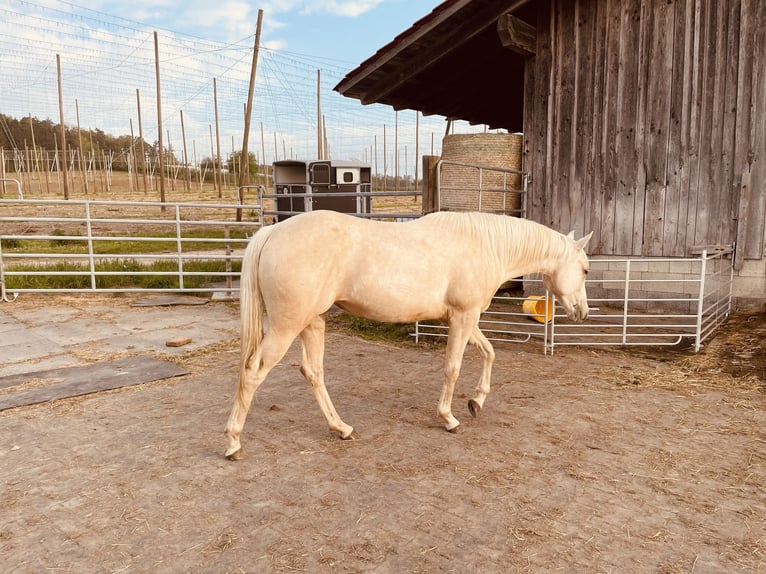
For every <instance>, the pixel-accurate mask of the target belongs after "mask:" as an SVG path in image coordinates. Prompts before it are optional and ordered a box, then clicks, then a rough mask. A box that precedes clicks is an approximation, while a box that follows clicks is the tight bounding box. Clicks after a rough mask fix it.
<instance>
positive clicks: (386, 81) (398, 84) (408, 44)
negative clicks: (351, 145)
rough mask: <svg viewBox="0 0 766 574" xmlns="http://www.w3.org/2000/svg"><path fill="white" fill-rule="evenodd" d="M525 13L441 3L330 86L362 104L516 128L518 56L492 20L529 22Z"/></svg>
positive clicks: (521, 6) (520, 82)
mask: <svg viewBox="0 0 766 574" xmlns="http://www.w3.org/2000/svg"><path fill="white" fill-rule="evenodd" d="M531 8H532V7H531V6H530V2H529V0H515V1H512V0H502V1H492V0H447V1H446V2H443V3H442V4H439V5H438V6H437V7H436V8H434V9H433V10H432V11H431V13H430V14H428V15H426V16H424V17H423V18H421V19H420V20H418V21H417V22H415V23H414V24H413V25H412V26H411V27H410V28H409V29H407V30H405V31H404V32H402V33H401V34H399V35H398V36H396V37H395V38H394V39H393V40H392V41H391V42H389V43H388V44H386V45H385V46H383V47H382V48H380V49H379V50H378V51H377V52H376V53H375V54H374V55H373V56H371V57H370V58H368V59H367V60H365V61H364V62H362V63H361V64H360V65H359V66H358V67H357V68H356V69H354V70H352V71H351V72H349V73H348V74H347V75H346V77H345V78H343V80H342V81H341V82H340V83H338V85H337V86H335V88H334V89H335V90H336V91H337V92H339V93H340V94H342V95H344V96H346V97H350V98H356V99H358V100H360V101H361V102H362V103H363V104H372V103H380V104H388V105H390V106H392V107H393V108H394V109H396V110H401V109H413V110H418V111H420V112H422V113H423V114H424V115H434V114H436V115H443V116H446V117H447V118H448V119H460V120H466V121H468V122H470V123H472V124H487V125H488V126H490V127H491V128H505V129H507V130H509V131H521V130H522V127H523V126H522V115H523V103H524V54H523V53H518V52H517V51H513V48H511V49H509V48H507V47H504V45H503V41H502V39H501V35H500V34H499V32H498V19H501V18H503V17H505V16H504V15H505V14H513V15H514V16H516V17H518V18H517V19H519V20H524V21H526V22H527V23H529V21H530V20H531V18H532V14H533V11H532V9H531ZM501 21H502V20H501ZM529 27H530V28H531V26H529Z"/></svg>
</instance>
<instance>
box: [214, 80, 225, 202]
mask: <svg viewBox="0 0 766 574" xmlns="http://www.w3.org/2000/svg"><path fill="white" fill-rule="evenodd" d="M213 107H214V108H215V149H216V152H215V153H216V159H215V165H214V168H215V170H216V173H217V174H218V177H217V178H216V182H217V185H218V199H221V198H222V197H223V189H222V185H221V133H220V130H219V125H218V87H217V85H216V80H215V78H213Z"/></svg>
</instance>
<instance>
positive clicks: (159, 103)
mask: <svg viewBox="0 0 766 574" xmlns="http://www.w3.org/2000/svg"><path fill="white" fill-rule="evenodd" d="M154 70H155V72H154V73H155V77H156V79H157V137H158V138H159V146H160V149H159V150H158V156H157V157H158V159H159V162H160V165H159V168H160V201H161V202H162V203H165V154H164V152H163V149H162V145H163V144H162V101H161V99H162V90H161V89H160V44H159V40H158V39H157V32H155V33H154ZM162 210H163V211H164V210H165V206H164V205H163V206H162Z"/></svg>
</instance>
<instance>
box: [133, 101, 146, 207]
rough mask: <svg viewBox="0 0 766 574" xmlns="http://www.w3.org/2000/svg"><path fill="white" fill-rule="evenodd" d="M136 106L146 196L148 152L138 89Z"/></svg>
mask: <svg viewBox="0 0 766 574" xmlns="http://www.w3.org/2000/svg"><path fill="white" fill-rule="evenodd" d="M136 105H137V106H138V138H139V140H140V141H139V147H140V149H141V171H142V172H143V174H144V195H146V194H147V193H148V192H149V176H148V174H147V173H146V152H145V151H144V130H143V127H142V126H141V96H140V95H139V93H138V88H136Z"/></svg>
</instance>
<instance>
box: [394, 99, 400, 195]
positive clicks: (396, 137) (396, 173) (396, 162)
mask: <svg viewBox="0 0 766 574" xmlns="http://www.w3.org/2000/svg"><path fill="white" fill-rule="evenodd" d="M394 191H399V110H395V111H394Z"/></svg>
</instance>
